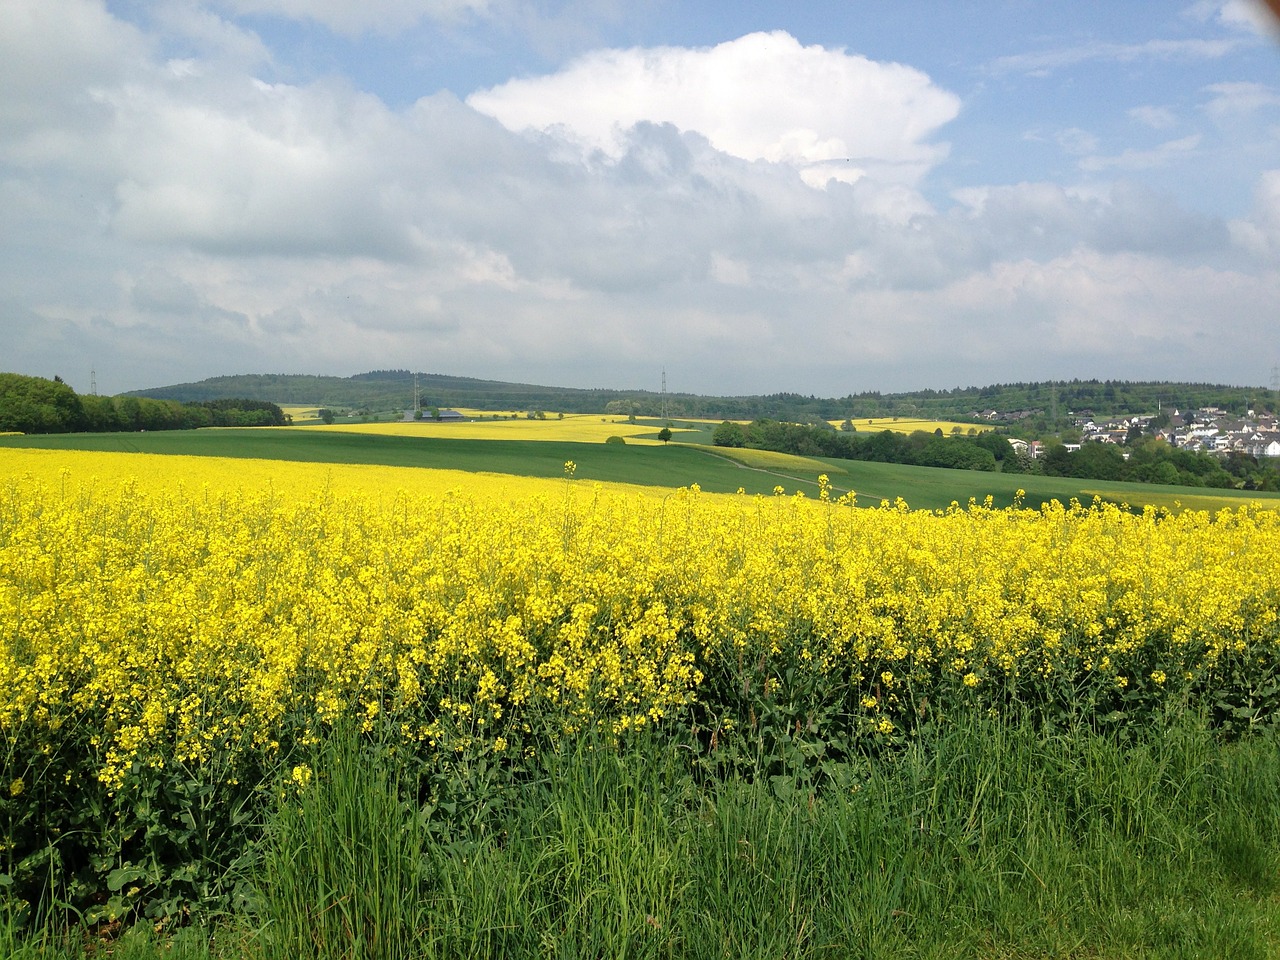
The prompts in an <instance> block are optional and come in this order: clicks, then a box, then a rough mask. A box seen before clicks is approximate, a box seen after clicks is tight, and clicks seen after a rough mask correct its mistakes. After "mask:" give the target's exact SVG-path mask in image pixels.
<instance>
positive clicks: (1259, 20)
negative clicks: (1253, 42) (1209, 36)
mask: <svg viewBox="0 0 1280 960" xmlns="http://www.w3.org/2000/svg"><path fill="white" fill-rule="evenodd" d="M1187 15H1188V16H1189V17H1191V18H1192V19H1194V20H1199V21H1201V22H1204V21H1210V20H1212V21H1215V22H1217V23H1219V24H1221V25H1223V26H1225V27H1228V28H1231V29H1235V30H1247V31H1250V32H1252V33H1256V34H1258V35H1259V36H1264V37H1276V36H1277V35H1280V29H1278V25H1277V23H1276V18H1275V16H1274V15H1273V14H1271V13H1270V12H1269V11H1268V10H1267V9H1266V6H1265V4H1264V2H1263V0H1199V2H1197V3H1194V4H1192V5H1191V6H1190V7H1189V8H1188V9H1187Z"/></svg>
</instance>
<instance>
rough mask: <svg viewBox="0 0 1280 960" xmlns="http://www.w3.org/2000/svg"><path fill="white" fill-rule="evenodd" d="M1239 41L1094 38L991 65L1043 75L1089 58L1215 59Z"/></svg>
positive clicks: (1000, 69) (997, 69)
mask: <svg viewBox="0 0 1280 960" xmlns="http://www.w3.org/2000/svg"><path fill="white" fill-rule="evenodd" d="M1242 43H1243V41H1241V40H1239V39H1235V38H1220V39H1185V40H1147V41H1145V42H1143V43H1111V42H1104V41H1095V42H1092V43H1085V44H1079V45H1077V46H1072V47H1062V48H1059V49H1056V50H1042V51H1039V52H1036V53H1019V54H1014V55H1012V56H1008V57H1000V58H999V59H997V60H995V61H993V62H992V64H991V69H992V70H993V71H994V72H996V73H1029V74H1037V75H1044V74H1048V73H1051V72H1052V71H1054V70H1057V69H1060V68H1062V67H1071V66H1075V65H1076V64H1079V63H1088V62H1090V61H1095V60H1099V61H1104V62H1108V61H1109V62H1113V63H1134V62H1137V61H1141V60H1191V61H1194V60H1219V59H1221V58H1223V57H1225V56H1227V55H1228V54H1229V53H1232V52H1234V51H1236V50H1238V49H1239V48H1240V46H1241V44H1242Z"/></svg>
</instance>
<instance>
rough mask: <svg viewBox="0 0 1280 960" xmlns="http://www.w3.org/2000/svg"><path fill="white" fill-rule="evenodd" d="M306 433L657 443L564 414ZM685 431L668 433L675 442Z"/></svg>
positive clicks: (643, 429)
mask: <svg viewBox="0 0 1280 960" xmlns="http://www.w3.org/2000/svg"><path fill="white" fill-rule="evenodd" d="M307 429H308V430H330V431H335V432H338V433H369V434H376V435H379V436H392V437H452V438H456V439H464V440H549V441H550V440H555V441H564V440H569V441H579V442H583V443H603V442H604V441H605V440H607V439H608V438H609V437H615V436H616V437H622V438H623V440H624V441H625V442H627V443H654V444H656V443H660V442H661V441H659V440H657V439H655V437H656V434H657V432H658V430H659V429H660V427H656V426H654V425H653V424H651V423H649V424H645V423H628V422H627V420H626V418H625V417H624V418H621V419H619V418H617V417H605V416H600V415H596V414H568V415H566V416H565V417H564V418H563V419H559V418H556V417H552V418H550V419H548V420H529V419H527V418H525V417H520V418H518V419H514V420H513V419H502V420H493V419H476V420H467V421H462V422H459V423H437V422H435V421H434V420H411V421H393V422H390V423H334V424H330V425H329V426H311V427H308V428H307ZM687 432H689V431H685V430H682V429H681V428H680V427H678V426H677V427H673V428H672V430H671V433H672V439H674V440H679V439H680V436H681V434H682V433H687Z"/></svg>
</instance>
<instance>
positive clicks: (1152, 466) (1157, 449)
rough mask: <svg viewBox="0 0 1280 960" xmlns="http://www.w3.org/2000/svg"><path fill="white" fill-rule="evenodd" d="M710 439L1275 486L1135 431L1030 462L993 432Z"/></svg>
mask: <svg viewBox="0 0 1280 960" xmlns="http://www.w3.org/2000/svg"><path fill="white" fill-rule="evenodd" d="M712 442H713V443H714V444H715V445H716V446H720V447H750V448H752V449H756V450H773V451H776V452H778V453H792V454H797V455H799V456H805V457H836V458H839V459H842V460H868V461H873V462H877V463H902V464H913V465H915V466H921V467H948V468H951V469H956V470H988V471H991V470H1000V471H1001V472H1003V473H1039V474H1043V475H1044V476H1052V477H1074V478H1076V479H1083V480H1121V481H1127V482H1130V483H1164V484H1172V485H1175V486H1184V487H1218V488H1223V489H1227V488H1235V489H1239V490H1260V491H1280V470H1278V469H1277V468H1276V467H1275V466H1273V465H1271V464H1268V463H1259V462H1258V460H1257V459H1255V458H1254V457H1250V456H1248V455H1247V454H1243V453H1237V452H1232V453H1230V454H1228V455H1227V456H1225V457H1221V458H1220V457H1216V456H1213V455H1212V454H1208V453H1202V452H1198V451H1191V450H1182V449H1179V448H1178V447H1175V446H1173V445H1172V444H1170V443H1167V442H1166V441H1164V440H1163V439H1160V438H1157V437H1149V436H1145V435H1143V434H1142V433H1141V431H1139V432H1138V433H1136V434H1134V435H1133V436H1132V439H1131V441H1130V442H1129V443H1127V444H1126V445H1125V446H1124V447H1123V448H1122V447H1121V446H1119V445H1117V444H1113V443H1099V442H1094V441H1090V442H1087V443H1084V444H1081V446H1080V448H1079V449H1078V450H1068V449H1067V448H1066V447H1065V446H1063V445H1062V444H1051V445H1050V446H1049V447H1048V448H1047V449H1046V450H1045V452H1044V453H1043V454H1042V455H1041V456H1040V457H1039V458H1037V459H1035V460H1033V459H1031V458H1030V457H1029V456H1027V455H1026V454H1019V453H1016V452H1015V451H1014V448H1013V445H1012V444H1010V443H1009V441H1008V439H1007V438H1005V437H1003V436H1001V435H1000V434H998V433H996V432H994V431H989V432H986V433H982V434H979V435H977V436H944V435H943V434H942V432H941V431H940V430H938V431H935V432H934V433H927V432H925V431H923V430H917V431H915V432H914V433H909V434H903V433H894V432H893V431H891V430H882V431H879V432H877V433H857V432H849V431H837V430H834V429H832V427H831V425H830V424H806V423H784V422H780V421H776V420H767V419H762V420H755V421H752V422H751V423H749V424H746V425H743V424H738V423H733V422H730V421H728V420H726V421H725V422H724V423H722V424H720V426H718V427H716V429H715V431H714V433H713V434H712Z"/></svg>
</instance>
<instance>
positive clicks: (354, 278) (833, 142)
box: [0, 0, 1280, 395]
mask: <svg viewBox="0 0 1280 960" xmlns="http://www.w3.org/2000/svg"><path fill="white" fill-rule="evenodd" d="M481 7H482V5H480V4H478V3H461V2H460V3H434V4H431V3H410V2H408V0H405V2H392V0H387V2H386V3H381V4H379V3H372V4H368V5H365V7H363V8H359V9H363V10H366V11H368V12H369V14H368V15H369V19H368V21H367V22H366V21H364V20H362V19H361V17H362V16H364V14H360V13H358V12H357V10H358V8H356V7H355V6H354V5H349V4H338V3H335V4H331V5H324V4H320V5H308V9H307V11H306V12H305V14H304V12H303V11H302V10H301V9H300V8H297V7H296V6H291V5H290V2H289V0H234V3H232V2H231V0H228V2H227V3H225V4H218V5H216V6H205V7H193V6H187V5H175V6H172V7H168V6H165V5H163V4H162V5H161V8H158V10H159V12H158V13H157V15H156V16H155V17H154V18H152V19H151V20H149V21H148V22H147V23H146V24H145V25H139V24H136V23H132V22H129V21H126V20H123V19H121V18H119V17H117V16H115V15H113V13H112V12H111V11H110V9H109V8H108V7H105V6H104V5H103V4H102V3H100V2H94V0H10V2H8V3H6V4H5V5H4V6H3V7H0V89H3V90H5V91H6V93H5V96H4V97H2V98H0V209H3V210H4V211H5V220H6V225H5V229H4V230H3V232H2V233H0V278H2V281H0V291H3V292H0V323H3V326H4V333H5V337H4V340H5V345H4V347H3V348H0V369H17V370H21V371H23V372H31V373H39V374H42V375H47V376H52V375H53V374H55V373H58V374H60V375H62V376H63V377H64V378H66V379H67V380H68V381H69V382H71V383H72V384H73V385H74V386H76V387H77V388H79V389H87V388H88V372H89V370H91V369H93V370H95V371H96V375H97V381H98V384H99V387H100V389H102V390H103V391H105V392H115V391H119V390H125V389H131V388H135V387H144V386H152V385H156V384H161V383H169V382H175V381H179V380H187V379H197V378H201V377H205V376H214V375H218V374H225V373H235V372H253V371H265V372H298V373H321V372H324V373H338V374H349V373H354V372H358V371H360V370H363V369H371V368H381V367H388V366H407V367H412V368H414V369H422V370H429V371H440V372H454V373H463V374H468V375H474V376H484V377H495V378H509V379H518V380H525V381H540V382H548V383H557V384H566V385H579V386H604V385H616V386H647V387H653V386H655V385H656V381H657V378H658V374H659V371H660V370H661V369H663V368H664V367H665V368H666V369H667V370H668V372H669V374H670V377H671V380H672V383H673V386H674V387H676V388H678V389H687V390H692V391H698V392H706V393H712V392H716V393H746V392H773V391H776V390H800V391H803V392H805V393H819V394H827V395H843V394H845V393H849V392H856V391H859V390H864V389H881V390H888V389H906V388H913V387H922V386H954V385H957V384H971V383H989V382H997V381H1009V380H1021V379H1036V378H1050V377H1069V376H1101V377H1128V378H1158V379H1177V378H1188V379H1196V380H1203V379H1221V380H1226V381H1228V382H1237V381H1240V380H1242V379H1243V380H1246V381H1247V380H1249V379H1250V377H1249V372H1251V371H1256V368H1257V356H1258V355H1259V353H1260V352H1261V353H1262V354H1265V351H1266V350H1267V349H1269V348H1268V347H1267V346H1266V344H1268V343H1272V344H1273V343H1274V329H1273V319H1272V318H1273V316H1274V304H1275V303H1276V302H1280V272H1278V270H1277V257H1278V256H1280V199H1278V198H1280V186H1278V185H1280V164H1277V165H1276V167H1277V168H1278V169H1271V168H1263V169H1259V170H1255V171H1252V172H1251V174H1250V175H1251V176H1252V178H1253V179H1254V181H1255V182H1256V196H1255V200H1254V206H1253V208H1252V209H1251V210H1249V211H1247V212H1246V213H1245V214H1244V215H1242V216H1235V217H1227V216H1223V215H1220V214H1215V213H1212V212H1203V211H1198V210H1195V209H1193V208H1191V207H1189V206H1188V205H1186V204H1184V203H1182V202H1180V201H1179V200H1178V199H1177V198H1175V197H1172V196H1170V195H1169V194H1167V193H1165V192H1162V191H1161V190H1160V189H1159V188H1156V187H1153V186H1150V185H1148V184H1145V183H1144V182H1143V181H1142V180H1140V179H1133V178H1134V177H1138V176H1141V174H1142V173H1143V171H1144V170H1146V169H1148V168H1149V167H1151V166H1152V165H1156V164H1171V163H1172V164H1176V163H1180V162H1183V159H1184V158H1185V156H1186V155H1187V154H1193V153H1197V152H1204V148H1205V146H1206V143H1205V141H1204V139H1203V138H1207V137H1209V136H1210V135H1211V134H1210V132H1209V131H1208V130H1207V128H1206V131H1204V132H1201V131H1187V130H1184V129H1175V130H1172V132H1169V133H1166V132H1167V131H1169V130H1170V128H1171V127H1172V126H1174V124H1175V122H1176V121H1175V118H1174V116H1173V114H1172V111H1169V110H1167V109H1164V108H1160V107H1158V106H1152V105H1151V104H1150V103H1149V102H1148V101H1145V100H1143V101H1135V102H1134V103H1133V104H1130V105H1126V107H1125V109H1126V110H1131V111H1134V112H1133V114H1132V122H1133V123H1134V124H1135V126H1138V127H1141V128H1142V129H1145V130H1155V131H1157V133H1158V134H1159V135H1160V139H1158V140H1157V141H1156V143H1155V145H1154V146H1151V147H1144V148H1138V147H1132V148H1128V149H1120V150H1109V147H1108V144H1107V143H1105V142H1100V141H1099V140H1098V138H1097V137H1096V136H1095V135H1093V134H1089V133H1087V132H1085V131H1080V132H1079V134H1076V135H1072V136H1070V137H1067V138H1066V139H1064V140H1062V149H1063V151H1064V154H1063V155H1064V157H1067V158H1068V159H1069V160H1070V162H1071V170H1072V174H1071V176H1070V177H1069V178H1066V179H1060V180H1058V181H1053V180H1049V179H1044V180H1040V181H1027V182H1016V183H990V184H981V185H978V186H964V187H957V188H956V189H954V190H953V191H951V192H950V193H949V194H948V193H947V192H946V191H941V192H940V191H939V190H938V189H937V188H936V186H935V185H934V184H935V182H936V181H937V180H938V178H939V177H945V175H946V173H947V171H948V170H949V169H950V168H951V165H952V163H953V160H952V158H951V155H950V154H949V151H948V143H947V139H946V138H947V136H948V131H949V129H950V127H951V126H952V125H954V124H956V123H959V122H961V121H962V120H963V117H964V112H963V109H962V101H961V98H960V97H959V96H958V95H957V94H956V93H954V92H951V91H949V90H946V89H943V88H942V87H941V86H939V85H938V83H936V82H935V81H934V80H932V79H930V77H929V76H928V75H926V74H925V73H924V72H923V71H921V70H919V69H917V68H913V67H910V66H904V65H901V64H897V63H888V62H876V61H874V60H870V59H868V58H866V57H862V56H858V55H856V54H851V53H849V52H847V50H846V49H844V48H843V47H835V46H831V47H824V46H822V45H814V44H810V45H805V44H802V43H801V42H800V41H798V40H797V39H795V38H794V37H793V36H791V35H790V34H788V33H785V32H781V31H775V32H769V33H751V34H746V35H743V36H741V37H739V38H737V39H734V40H730V41H726V42H724V43H720V44H717V45H715V46H711V47H692V46H691V47H675V46H660V47H649V48H634V47H630V48H625V49H624V48H618V49H603V50H597V51H595V52H592V53H589V54H587V55H585V56H581V57H579V58H577V59H575V60H573V61H571V62H569V63H567V64H566V65H565V66H563V67H562V68H560V69H558V70H555V71H552V72H547V73H545V74H543V75H540V76H528V77H522V78H517V79H512V80H509V81H507V82H505V83H502V84H499V85H497V86H493V87H490V88H487V89H483V90H479V91H476V92H474V93H472V94H471V95H470V96H468V97H466V98H465V99H460V98H459V97H458V96H456V95H454V94H453V93H450V92H447V91H437V92H432V93H430V94H428V95H425V96H423V97H421V98H419V99H417V100H416V101H415V102H413V103H411V104H409V105H408V106H406V107H403V108H393V107H390V106H388V105H387V103H386V102H385V101H384V100H383V99H381V98H379V97H378V96H376V95H374V94H372V93H370V92H368V91H365V90H362V89H360V88H359V87H358V86H357V85H355V84H354V83H352V82H351V81H349V80H344V79H343V78H342V77H340V76H333V75H329V76H324V77H320V78H315V79H305V80H295V81H290V80H287V79H282V78H281V77H280V76H278V75H275V72H273V70H272V61H273V53H272V51H271V50H270V49H269V48H268V47H267V46H266V44H265V42H264V41H263V40H262V39H261V38H260V37H259V36H258V35H257V34H255V33H254V32H253V31H252V30H251V29H250V28H249V27H248V26H246V24H245V23H243V22H238V21H236V20H235V18H234V17H233V16H232V15H231V13H229V12H228V11H231V12H235V11H251V12H255V13H276V14H279V15H285V16H303V15H305V16H309V17H315V18H317V19H321V20H323V21H324V22H326V23H329V25H330V26H331V27H332V28H333V29H334V30H344V31H359V30H361V29H365V28H367V27H369V25H370V24H373V23H375V22H376V23H381V24H383V25H386V24H387V23H388V22H398V21H399V20H406V19H414V18H420V17H443V16H455V15H463V14H466V13H467V12H468V11H471V12H476V11H479V10H481ZM163 13H167V15H164V16H162V15H160V14H163ZM1232 83H1237V82H1236V81H1230V82H1228V81H1226V80H1224V81H1222V83H1221V84H1220V85H1216V86H1214V87H1213V88H1211V89H1209V90H1206V91H1205V92H1204V93H1203V96H1204V97H1205V98H1208V99H1211V100H1212V102H1213V103H1215V104H1216V103H1227V102H1230V103H1234V104H1244V105H1246V106H1247V107H1248V109H1247V110H1243V109H1227V108H1226V107H1225V106H1224V107H1222V108H1220V109H1216V112H1215V113H1214V120H1215V122H1220V123H1221V122H1228V123H1235V122H1239V118H1240V117H1241V116H1242V115H1248V116H1250V117H1253V118H1254V120H1256V121H1257V122H1262V123H1265V122H1269V121H1268V120H1267V118H1268V117H1271V116H1273V114H1270V113H1268V111H1274V109H1275V99H1276V93H1275V91H1274V90H1272V89H1271V88H1270V87H1269V86H1267V85H1266V84H1261V83H1254V82H1250V83H1248V84H1244V85H1236V86H1232V85H1231V84H1232ZM1207 115H1208V114H1206V116H1207ZM1259 117H1260V118H1261V119H1258V118H1259ZM1224 118H1225V119H1224ZM1251 122H1252V121H1251ZM939 198H941V200H942V202H939ZM1270 349H1274V348H1270ZM1247 354H1252V360H1253V366H1249V365H1242V363H1241V358H1242V355H1247ZM1270 362H1271V361H1270V358H1269V357H1266V358H1265V359H1264V360H1263V361H1262V364H1263V366H1264V367H1265V368H1266V369H1269V365H1270ZM1264 376H1265V370H1264V371H1262V372H1261V373H1260V374H1258V373H1255V377H1254V378H1255V379H1257V380H1261V379H1263V377H1264Z"/></svg>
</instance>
